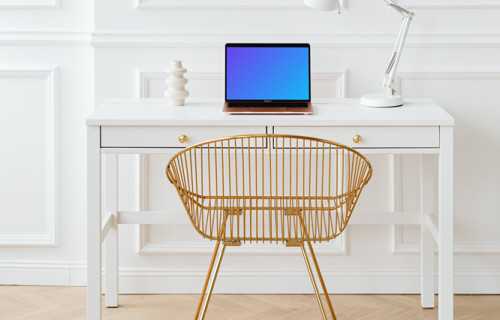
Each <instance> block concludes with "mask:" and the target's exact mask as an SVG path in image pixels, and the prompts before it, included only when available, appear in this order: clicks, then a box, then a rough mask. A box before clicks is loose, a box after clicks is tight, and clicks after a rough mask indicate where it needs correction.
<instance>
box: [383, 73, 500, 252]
mask: <svg viewBox="0 0 500 320" xmlns="http://www.w3.org/2000/svg"><path fill="white" fill-rule="evenodd" d="M430 79H434V80H435V79H439V80H463V79H469V80H481V79H483V80H484V79H496V80H500V70H498V68H497V69H493V70H492V69H491V68H487V69H486V68H479V69H475V70H469V69H451V70H450V69H435V70H403V71H400V72H398V73H397V74H396V79H395V82H396V89H397V91H398V92H400V93H402V83H403V81H405V80H430ZM393 230H394V231H393V239H392V252H393V253H397V254H419V253H420V243H408V242H404V240H403V232H404V231H403V228H402V227H401V226H394V227H393ZM436 250H437V248H436ZM454 252H455V253H456V254H500V243H476V244H455V246H454Z"/></svg>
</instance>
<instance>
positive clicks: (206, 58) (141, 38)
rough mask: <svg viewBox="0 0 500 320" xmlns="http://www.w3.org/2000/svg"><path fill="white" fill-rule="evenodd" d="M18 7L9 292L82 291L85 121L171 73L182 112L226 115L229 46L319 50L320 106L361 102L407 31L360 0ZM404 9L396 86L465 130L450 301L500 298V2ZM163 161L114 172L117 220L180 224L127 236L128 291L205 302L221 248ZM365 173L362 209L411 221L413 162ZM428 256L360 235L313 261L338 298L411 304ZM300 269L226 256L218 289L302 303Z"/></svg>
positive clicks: (8, 131)
mask: <svg viewBox="0 0 500 320" xmlns="http://www.w3.org/2000/svg"><path fill="white" fill-rule="evenodd" d="M13 3H14V2H12V1H5V0H0V8H1V9H0V44H1V45H2V50H0V57H1V58H2V64H3V66H0V86H1V87H0V88H2V89H3V88H7V89H6V90H2V91H3V92H2V93H0V102H1V105H2V106H4V107H3V108H2V110H10V111H9V112H8V113H7V115H8V116H7V117H6V118H3V119H2V120H1V123H2V126H1V128H2V129H1V130H2V137H8V138H9V139H7V138H2V139H1V140H0V141H1V143H2V150H5V154H6V155H8V157H7V156H3V157H2V158H1V160H0V162H1V164H2V168H4V169H3V170H2V177H6V179H5V178H3V179H2V180H1V182H0V187H1V188H2V189H1V190H2V192H1V194H2V195H3V196H2V197H3V198H2V203H3V204H4V205H3V208H4V209H3V210H2V211H1V213H0V217H1V221H2V224H1V225H0V246H1V248H0V283H45V284H71V285H79V284H84V280H85V279H84V276H85V274H84V268H85V264H84V261H85V191H84V190H85V170H84V169H83V168H85V162H84V160H85V126H84V119H85V117H86V115H88V114H89V113H90V111H91V109H92V108H93V106H92V105H93V104H94V103H95V104H98V103H99V102H101V101H102V100H103V99H104V98H107V97H161V96H162V93H163V91H164V90H165V87H164V84H163V80H164V78H165V76H166V75H165V74H164V70H165V69H166V67H167V66H168V65H169V61H170V60H172V59H181V60H183V63H184V65H185V67H186V68H187V69H188V74H187V78H188V79H189V81H190V82H189V84H188V90H189V91H190V92H191V98H190V99H208V98H211V99H218V100H220V101H222V99H223V80H224V78H223V72H224V51H223V47H224V43H226V42H309V43H311V47H312V70H313V100H314V99H316V101H318V100H319V99H323V98H338V97H359V96H361V95H362V94H364V93H370V92H377V91H381V88H380V83H381V79H382V74H383V72H384V71H385V67H386V64H387V62H388V58H389V55H390V51H391V49H392V45H393V41H394V40H395V37H396V33H397V31H398V29H399V24H400V19H399V18H398V16H397V15H396V14H395V13H394V12H392V11H390V10H388V9H386V8H385V6H384V5H383V3H382V1H373V0H350V1H349V4H348V5H349V8H348V9H347V10H345V11H344V12H343V13H342V14H341V15H337V14H335V13H331V12H330V13H327V12H318V11H314V10H311V9H308V8H306V7H305V6H303V5H302V4H301V1H300V0H274V1H262V0H253V1H249V0H231V1H227V0H189V1H188V0H182V1H180V0H135V1H134V0H99V1H95V4H94V5H93V6H94V8H93V7H92V6H91V4H90V3H87V2H84V1H75V0H61V2H60V3H59V2H57V1H55V2H53V4H51V3H52V2H50V1H49V0H39V1H38V2H36V0H33V1H31V2H30V3H33V4H26V5H25V6H22V5H21V6H20V8H17V7H19V5H15V6H16V8H13V6H14V4H13ZM401 3H402V4H407V5H414V6H415V7H416V8H417V11H418V13H417V16H416V17H415V20H414V23H413V24H412V26H411V29H410V34H409V37H408V41H407V45H406V47H405V52H404V54H403V58H402V60H401V65H400V72H399V76H398V86H399V88H400V90H401V92H402V93H403V95H404V96H406V97H431V98H433V99H435V100H436V101H438V102H439V103H440V104H441V105H442V106H443V107H444V108H445V109H446V110H447V111H448V112H449V113H450V114H451V115H453V116H454V117H455V118H456V124H457V126H456V131H455V132H456V134H455V139H456V140H455V141H456V145H455V148H456V149H455V150H456V153H455V156H456V158H455V159H456V169H455V177H456V178H455V181H456V184H455V199H456V200H455V208H456V211H455V243H456V246H455V247H456V259H455V270H456V281H455V283H456V291H457V292H464V293H479V292H490V293H500V233H499V232H498V231H497V229H498V226H500V215H499V214H498V213H499V212H500V201H499V200H498V199H499V198H498V196H497V195H498V194H500V192H499V191H500V186H499V185H498V181H499V178H500V168H499V167H498V165H497V163H498V158H499V156H500V138H499V136H500V129H499V127H498V125H497V121H498V119H500V109H499V108H498V107H499V105H498V103H499V102H498V101H499V100H498V98H497V95H496V93H497V91H498V88H500V19H498V16H499V14H500V1H499V0H481V1H475V2H470V1H465V0H455V1H449V0H434V1H424V0H420V1H416V0H414V1H410V0H406V1H404V0H402V1H401ZM37 6H41V7H43V8H37ZM91 29H93V31H92V33H91V34H90V33H89V30H91ZM89 39H90V43H91V45H92V48H91V47H90V46H89V43H88V42H87V40H89ZM92 73H94V78H93V79H92ZM27 92H29V94H28V93H27ZM188 102H189V100H188ZM49 120H51V121H49ZM11 137H15V138H14V139H12V138H11ZM34 151H36V153H35V152H34ZM27 159H28V160H27ZM167 159H168V155H155V156H149V157H139V156H121V157H120V171H121V173H122V175H121V180H120V182H121V184H120V207H121V209H126V208H138V207H143V208H149V209H150V210H169V211H171V212H172V225H170V226H154V227H149V228H148V227H141V228H139V227H134V226H121V227H120V266H121V267H120V275H121V283H120V288H121V291H122V292H199V290H200V287H201V283H202V278H203V275H204V273H205V272H206V268H207V266H208V262H209V259H210V251H211V246H212V245H213V244H211V243H208V242H206V241H204V240H203V239H200V238H199V237H198V236H197V235H196V234H195V232H194V231H193V230H192V227H191V226H190V224H189V222H188V220H187V216H186V215H185V213H183V212H182V208H181V206H180V205H179V202H178V200H177V199H176V197H175V195H174V194H173V193H172V192H171V191H172V190H171V186H169V185H168V183H167V181H166V179H165V178H164V176H163V171H164V165H165V162H166V161H167ZM370 160H371V161H372V162H373V164H374V167H375V175H374V178H373V180H372V181H371V182H370V185H369V186H368V189H367V190H366V193H364V195H363V196H364V198H363V199H362V201H361V202H360V204H359V207H358V210H368V209H372V208H374V209H379V210H388V209H389V208H391V207H392V206H394V205H396V206H401V208H403V209H404V210H407V211H415V210H419V202H418V196H419V188H420V186H419V174H418V171H417V168H418V166H419V158H418V157H416V156H404V157H395V158H391V157H388V156H371V157H370ZM394 164H395V166H394ZM26 167H28V168H29V170H28V171H27V170H25V168H26ZM131 172H133V174H130V173H131ZM4 175H5V176H4ZM391 177H396V179H392V178H391ZM398 177H400V178H398ZM28 182H29V184H28ZM136 182H141V183H142V184H141V188H136V187H134V183H136ZM394 187H401V192H400V193H396V195H394V194H393V192H392V189H393V188H394ZM31 190H35V191H34V192H33V191H31ZM158 194H159V195H160V197H158V196H156V195H158ZM418 242H419V231H418V228H416V227H408V226H406V227H392V226H353V227H351V228H350V229H349V231H348V232H347V233H346V235H345V237H343V238H342V239H339V240H338V241H337V242H334V243H330V244H329V245H327V246H325V247H324V248H323V247H322V248H321V249H320V250H319V251H321V254H320V263H321V264H322V270H323V272H324V273H325V275H326V276H327V282H328V286H329V288H331V289H330V290H331V291H332V292H408V293H409V292H418V290H419V272H418V268H419V255H418V248H419V245H418ZM233 252H234V253H233ZM300 259H301V257H300V255H299V253H298V252H293V250H284V249H282V248H273V247H271V248H264V249H261V250H260V251H257V252H255V250H254V252H253V253H252V254H251V255H250V256H246V255H244V254H241V253H238V251H237V250H229V252H228V255H227V256H226V257H225V260H224V264H223V266H222V269H221V273H220V278H219V281H218V285H217V289H216V290H217V291H218V292H259V291H262V290H267V291H268V292H303V291H306V292H309V291H310V285H309V283H308V281H309V280H308V279H307V274H306V273H305V269H304V268H303V263H302V261H301V260H300ZM235 284H237V285H235ZM261 284H265V285H261ZM262 288H264V289H262Z"/></svg>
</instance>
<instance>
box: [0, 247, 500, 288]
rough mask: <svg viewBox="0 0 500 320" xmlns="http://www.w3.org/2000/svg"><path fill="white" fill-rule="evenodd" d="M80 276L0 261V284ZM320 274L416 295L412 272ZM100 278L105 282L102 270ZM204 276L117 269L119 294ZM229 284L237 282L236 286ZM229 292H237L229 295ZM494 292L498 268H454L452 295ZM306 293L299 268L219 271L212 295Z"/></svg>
mask: <svg viewBox="0 0 500 320" xmlns="http://www.w3.org/2000/svg"><path fill="white" fill-rule="evenodd" d="M230 249H231V248H229V250H230ZM236 251H237V250H230V251H229V252H228V254H230V255H232V254H233V252H236ZM320 263H321V262H320ZM298 267H299V268H302V267H303V266H301V265H299V266H298ZM290 269H291V268H290ZM86 272H87V264H86V262H85V261H75V262H71V261H69V262H68V261H62V262H61V261H38V262H32V261H5V262H0V284H1V285H14V284H15V285H58V286H85V285H86V284H87V273H86ZM322 273H323V276H324V278H325V282H326V285H327V287H328V288H329V290H330V291H331V292H330V293H332V294H333V293H344V294H348V293H352V294H367V293H374V294H377V293H378V294H379V293H387V294H390V293H395V294H396V293H400V294H401V293H402V294H410V293H416V294H418V293H419V291H420V270H419V269H418V268H405V267H402V268H393V267H378V268H375V267H374V268H370V267H355V268H352V267H340V266H338V265H336V266H334V267H329V268H326V266H325V267H323V268H322ZM103 276H104V278H105V276H106V273H105V271H103ZM205 276H206V270H205V268H204V267H202V268H200V269H186V268H182V269H169V270H165V269H153V268H123V267H122V268H120V271H119V277H120V293H121V294H168V293H173V294H181V293H192V294H199V292H200V288H201V287H200V286H201V284H202V283H203V280H204V279H205ZM235 282H237V283H238V286H236V287H235V286H234V283H235ZM102 283H103V286H105V285H106V281H105V279H104V280H103V282H102ZM235 288H236V289H237V290H238V291H235ZM499 288H500V269H499V268H481V269H478V268H464V267H457V268H455V289H454V290H455V294H500V289H499ZM103 289H104V288H103ZM311 290H312V289H311V284H310V280H309V277H308V275H307V272H306V271H305V268H304V270H302V269H300V271H296V270H293V269H291V270H283V269H280V270H273V269H271V270H249V269H238V268H236V269H235V268H229V269H228V268H224V267H222V269H221V271H220V273H219V276H218V278H217V288H216V291H215V293H216V294H217V293H312V291H311ZM381 290H383V292H382V291H381Z"/></svg>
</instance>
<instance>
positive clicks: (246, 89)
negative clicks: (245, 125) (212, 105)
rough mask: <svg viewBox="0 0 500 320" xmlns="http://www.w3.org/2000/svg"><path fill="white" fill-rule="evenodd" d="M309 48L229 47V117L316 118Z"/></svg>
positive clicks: (307, 46)
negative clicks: (301, 116)
mask: <svg viewBox="0 0 500 320" xmlns="http://www.w3.org/2000/svg"><path fill="white" fill-rule="evenodd" d="M310 50H311V49H310V46H309V44H305V43H298V44H290V43H287V44H282V43H279V44H277V43H273V44H271V43H258V44H254V43H228V44H226V77H225V79H226V90H225V94H226V102H225V103H224V108H223V110H222V111H223V112H224V113H227V114H313V108H312V105H311V68H310V65H311V59H310Z"/></svg>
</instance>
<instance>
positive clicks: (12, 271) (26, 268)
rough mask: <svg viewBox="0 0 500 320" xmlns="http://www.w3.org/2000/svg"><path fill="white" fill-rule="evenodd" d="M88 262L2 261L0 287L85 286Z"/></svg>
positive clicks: (0, 263) (0, 264) (0, 265)
mask: <svg viewBox="0 0 500 320" xmlns="http://www.w3.org/2000/svg"><path fill="white" fill-rule="evenodd" d="M86 284H87V262H85V261H77V262H68V261H37V262H33V261H32V260H30V261H2V262H0V285H44V286H85V285H86Z"/></svg>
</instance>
